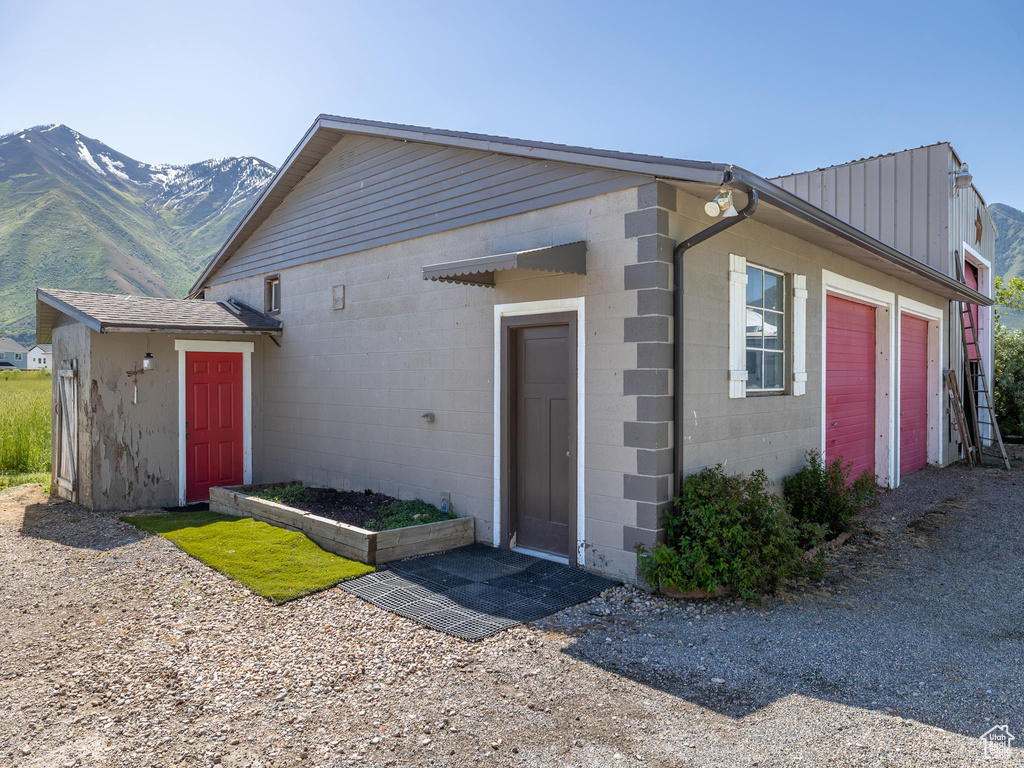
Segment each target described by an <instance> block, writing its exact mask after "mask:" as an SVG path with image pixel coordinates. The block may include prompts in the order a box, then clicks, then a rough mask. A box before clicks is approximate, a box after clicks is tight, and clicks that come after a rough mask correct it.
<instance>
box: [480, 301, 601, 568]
mask: <svg viewBox="0 0 1024 768" xmlns="http://www.w3.org/2000/svg"><path fill="white" fill-rule="evenodd" d="M585 304H586V302H585V301H584V298H583V297H582V296H580V297H579V298H574V299H553V300H550V301H522V302H517V303H514V304H495V305H494V470H493V476H494V483H493V493H494V513H493V526H494V527H493V531H492V536H491V540H492V542H493V544H494V546H496V547H499V546H501V373H502V372H501V319H502V318H503V317H514V316H516V315H541V314H549V313H552V312H575V313H576V562H577V564H578V565H580V566H582V565H584V556H585V554H586V551H585V546H584V544H585V542H586V504H585V499H586V494H585V492H584V470H583V468H584V466H585V462H584V447H585V446H586V439H585V437H586V435H585V433H586V371H587V358H586V350H587V345H586V339H587V334H586V330H585V329H586V323H585V312H584V307H585Z"/></svg>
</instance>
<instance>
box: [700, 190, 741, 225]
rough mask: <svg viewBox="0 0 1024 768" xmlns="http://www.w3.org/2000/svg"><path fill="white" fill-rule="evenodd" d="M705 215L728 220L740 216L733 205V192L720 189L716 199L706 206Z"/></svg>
mask: <svg viewBox="0 0 1024 768" xmlns="http://www.w3.org/2000/svg"><path fill="white" fill-rule="evenodd" d="M704 213H706V214H707V215H708V216H710V217H711V218H713V219H715V218H718V217H719V216H721V217H722V218H723V219H727V218H729V217H730V216H738V215H739V214H738V213H737V212H736V206H734V205H733V204H732V190H731V189H720V190H718V194H717V195H715V199H714V200H711V201H710V202H707V203H705V204H704Z"/></svg>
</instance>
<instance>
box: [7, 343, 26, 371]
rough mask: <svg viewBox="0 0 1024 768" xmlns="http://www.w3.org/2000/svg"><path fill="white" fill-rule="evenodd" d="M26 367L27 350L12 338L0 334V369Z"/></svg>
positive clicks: (21, 368) (20, 368)
mask: <svg viewBox="0 0 1024 768" xmlns="http://www.w3.org/2000/svg"><path fill="white" fill-rule="evenodd" d="M27 367H28V350H27V349H25V348H24V347H23V346H21V344H19V343H18V342H16V341H15V340H14V339H10V338H7V337H6V336H0V370H2V369H5V368H6V369H11V368H17V369H19V370H25V368H27Z"/></svg>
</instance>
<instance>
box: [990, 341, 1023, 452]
mask: <svg viewBox="0 0 1024 768" xmlns="http://www.w3.org/2000/svg"><path fill="white" fill-rule="evenodd" d="M995 337H996V338H995V345H996V357H995V377H994V378H995V381H994V384H995V407H996V420H997V421H998V422H999V428H1000V430H1002V433H1003V434H1004V435H1024V331H1011V330H1009V329H1007V328H1005V327H1004V326H1002V325H1000V324H999V323H996V334H995Z"/></svg>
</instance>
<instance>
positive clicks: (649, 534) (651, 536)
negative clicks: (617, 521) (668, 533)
mask: <svg viewBox="0 0 1024 768" xmlns="http://www.w3.org/2000/svg"><path fill="white" fill-rule="evenodd" d="M664 540H665V532H664V531H663V530H659V529H649V528H633V527H631V526H628V525H627V526H626V527H625V528H623V529H622V548H623V549H624V550H625V551H626V552H635V551H636V550H637V548H638V547H641V546H643V547H646V548H647V549H651V548H652V547H653V546H654V545H655V544H657V543H659V542H661V541H664Z"/></svg>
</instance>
